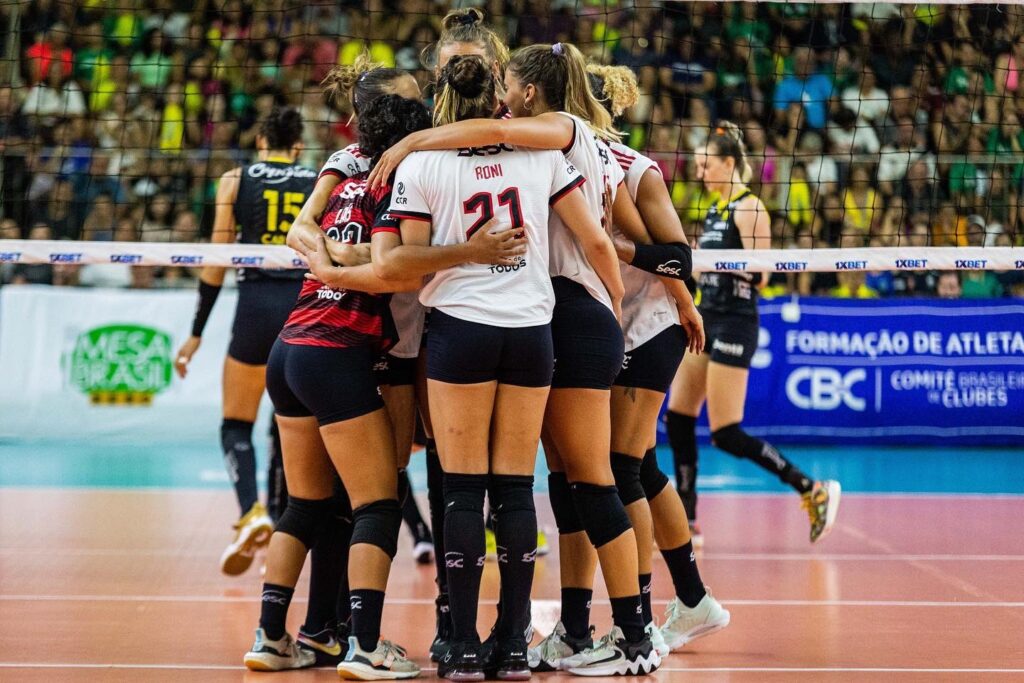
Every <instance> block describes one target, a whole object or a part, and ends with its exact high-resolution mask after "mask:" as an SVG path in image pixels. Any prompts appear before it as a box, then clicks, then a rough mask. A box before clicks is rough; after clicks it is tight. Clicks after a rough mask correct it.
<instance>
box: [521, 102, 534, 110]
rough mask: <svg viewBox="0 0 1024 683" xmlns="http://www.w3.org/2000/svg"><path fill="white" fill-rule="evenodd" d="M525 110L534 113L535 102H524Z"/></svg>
mask: <svg viewBox="0 0 1024 683" xmlns="http://www.w3.org/2000/svg"><path fill="white" fill-rule="evenodd" d="M523 109H525V110H526V111H533V102H523Z"/></svg>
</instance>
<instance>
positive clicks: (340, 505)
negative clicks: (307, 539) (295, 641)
mask: <svg viewBox="0 0 1024 683" xmlns="http://www.w3.org/2000/svg"><path fill="white" fill-rule="evenodd" d="M334 504H335V506H336V507H335V509H334V511H333V512H332V514H331V516H330V517H329V518H328V519H327V520H326V521H325V522H324V525H323V526H322V527H321V530H320V538H319V539H318V540H317V542H316V545H314V546H313V548H312V549H311V550H310V552H309V564H310V567H309V605H308V606H307V608H306V623H305V624H303V625H302V630H303V631H305V632H306V633H319V632H320V631H323V630H324V629H325V628H327V627H328V626H330V625H331V624H334V623H344V622H345V621H347V620H348V617H349V599H348V553H349V542H350V541H351V540H352V506H351V504H350V503H349V499H348V495H347V494H346V493H345V489H344V488H343V487H342V486H341V483H340V482H335V492H334ZM339 611H340V612H341V614H339Z"/></svg>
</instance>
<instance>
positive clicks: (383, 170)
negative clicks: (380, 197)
mask: <svg viewBox="0 0 1024 683" xmlns="http://www.w3.org/2000/svg"><path fill="white" fill-rule="evenodd" d="M412 151H413V150H412V148H411V147H410V146H409V145H408V144H406V141H405V140H402V141H400V142H397V143H395V144H394V145H392V146H391V148H390V149H388V150H387V151H386V152H384V153H383V154H381V155H380V159H378V160H377V163H376V164H375V165H374V167H373V168H372V169H371V170H370V175H369V176H368V177H367V179H366V180H367V184H368V185H369V187H370V190H376V189H378V188H381V187H383V186H385V185H387V184H388V179H389V178H390V177H391V174H392V173H394V172H395V169H396V168H398V165H399V164H400V163H402V159H404V158H406V157H407V156H409V154H411V153H412Z"/></svg>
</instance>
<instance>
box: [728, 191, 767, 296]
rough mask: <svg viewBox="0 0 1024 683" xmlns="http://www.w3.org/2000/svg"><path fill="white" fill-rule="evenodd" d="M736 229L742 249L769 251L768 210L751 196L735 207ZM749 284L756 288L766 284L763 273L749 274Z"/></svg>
mask: <svg viewBox="0 0 1024 683" xmlns="http://www.w3.org/2000/svg"><path fill="white" fill-rule="evenodd" d="M735 216H736V229H737V230H739V233H740V239H741V240H743V248H744V249H770V248H771V246H772V222H771V217H770V216H769V214H768V209H767V208H765V205H764V204H763V203H762V202H761V200H760V199H758V198H757V197H754V196H753V195H751V196H749V197H746V198H745V199H744V200H743V201H742V202H740V203H739V204H738V205H737V206H736V211H735ZM749 275H750V278H751V280H750V281H751V283H752V284H754V285H755V286H758V287H764V286H765V285H766V284H768V278H767V277H765V276H764V273H749Z"/></svg>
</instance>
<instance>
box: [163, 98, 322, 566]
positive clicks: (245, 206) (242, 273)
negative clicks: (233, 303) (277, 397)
mask: <svg viewBox="0 0 1024 683" xmlns="http://www.w3.org/2000/svg"><path fill="white" fill-rule="evenodd" d="M301 139H302V117H301V116H300V115H299V113H298V112H297V111H296V110H294V109H290V108H284V109H282V108H275V109H274V110H273V111H272V112H271V114H270V115H269V116H268V117H267V118H266V119H265V120H264V121H263V123H262V124H261V125H260V134H259V135H258V136H257V137H256V146H257V149H259V154H260V160H259V161H258V162H257V163H255V164H251V165H249V166H243V167H240V168H235V169H233V170H231V171H228V172H227V173H225V174H224V175H223V176H222V177H221V179H220V184H219V185H218V187H217V200H216V201H217V209H216V213H215V215H214V226H213V238H212V240H213V242H215V243H234V242H236V241H237V242H242V243H244V244H284V241H285V235H286V234H287V232H288V228H289V226H290V225H291V221H292V220H293V219H294V218H295V215H296V214H297V213H298V211H299V207H301V206H302V203H303V202H304V201H306V197H308V196H309V194H310V192H311V191H312V189H313V181H314V179H315V178H316V172H315V171H313V170H311V169H308V168H305V167H303V166H299V165H297V164H296V163H295V159H296V158H297V157H298V155H299V153H300V152H301V150H302V143H301V142H300V140H301ZM224 272H225V269H224V268H220V267H213V266H208V267H205V268H203V270H202V272H201V274H200V276H199V303H198V305H197V306H196V315H195V320H194V321H193V323H192V335H191V336H190V337H189V338H188V339H187V340H186V341H185V343H184V344H183V345H182V346H181V348H180V349H179V350H178V353H177V355H176V357H175V362H174V366H175V369H176V370H177V372H178V374H179V375H180V376H181V377H185V375H186V373H187V372H188V364H189V362H191V360H192V356H193V355H195V353H196V351H197V350H198V349H199V344H200V342H201V339H202V334H203V329H204V328H205V326H206V322H207V320H208V319H209V317H210V313H211V312H212V311H213V306H214V304H215V303H216V301H217V295H218V294H220V289H221V286H222V284H223V283H224ZM301 284H302V273H301V271H297V270H261V269H245V270H239V271H238V306H237V308H236V310H235V320H234V323H233V325H232V329H231V343H230V345H229V346H228V353H227V357H226V358H225V359H224V376H223V385H222V391H223V416H224V417H223V422H222V423H221V429H220V436H221V445H222V447H223V449H224V462H225V464H226V465H227V470H228V476H229V477H230V478H231V482H232V484H234V487H235V495H236V496H237V497H238V504H239V507H240V508H241V518H240V519H239V520H238V522H236V523H235V529H236V533H235V539H234V541H232V542H231V544H230V545H229V546H228V547H227V549H226V550H225V551H224V554H223V555H222V556H221V563H220V566H221V570H222V571H223V572H224V573H225V574H229V575H236V574H241V573H242V572H244V571H245V570H246V569H248V568H249V566H250V565H251V564H252V560H253V555H254V554H255V551H256V550H257V549H258V548H260V547H262V546H264V545H266V543H267V542H268V541H269V539H270V533H271V531H273V521H272V518H276V516H277V514H278V513H280V512H281V511H282V510H283V506H284V499H285V497H286V495H287V494H286V492H285V486H284V479H283V474H282V472H281V462H280V448H276V447H275V448H274V453H272V454H271V457H270V458H269V460H270V474H269V477H268V488H269V492H268V500H269V503H270V505H269V507H270V513H271V514H268V510H267V507H264V505H263V504H262V503H260V502H259V496H258V493H257V488H256V457H255V453H254V452H253V446H252V428H253V422H255V420H256V413H257V411H258V410H259V405H260V399H261V398H262V396H263V388H264V384H265V371H264V366H265V365H266V364H267V358H268V356H269V355H270V349H271V346H272V345H273V343H274V339H275V338H276V337H277V333H278V332H280V331H281V326H282V325H284V321H285V319H286V318H287V317H288V313H289V311H291V308H292V305H293V304H294V303H295V297H296V296H297V295H298V293H299V287H300V286H301ZM274 431H275V433H276V430H274ZM279 508H280V509H279Z"/></svg>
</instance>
